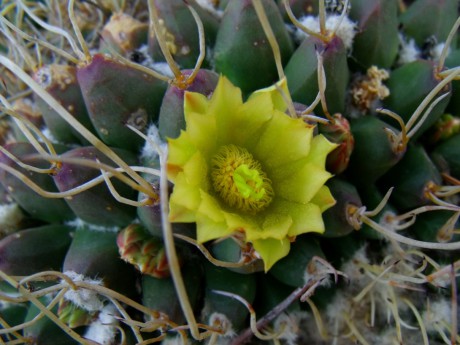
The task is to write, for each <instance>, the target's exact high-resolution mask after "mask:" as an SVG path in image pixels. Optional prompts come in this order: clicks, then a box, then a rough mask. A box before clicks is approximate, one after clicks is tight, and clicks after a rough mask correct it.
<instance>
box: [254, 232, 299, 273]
mask: <svg viewBox="0 0 460 345" xmlns="http://www.w3.org/2000/svg"><path fill="white" fill-rule="evenodd" d="M252 244H253V246H254V249H255V250H256V251H257V252H258V253H259V255H260V256H261V258H262V260H263V261H264V268H265V272H267V271H268V270H269V269H270V268H271V267H272V266H273V265H274V264H275V262H277V261H278V260H280V259H282V258H284V257H285V256H286V255H288V253H289V250H290V249H291V243H290V242H289V240H288V239H286V238H285V239H282V240H275V239H273V238H268V239H264V240H256V241H254V242H252Z"/></svg>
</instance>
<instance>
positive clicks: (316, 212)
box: [168, 77, 336, 271]
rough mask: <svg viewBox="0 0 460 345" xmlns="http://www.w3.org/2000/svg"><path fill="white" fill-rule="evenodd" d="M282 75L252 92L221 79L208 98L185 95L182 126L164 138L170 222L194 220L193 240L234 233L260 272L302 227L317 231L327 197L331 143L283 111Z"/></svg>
mask: <svg viewBox="0 0 460 345" xmlns="http://www.w3.org/2000/svg"><path fill="white" fill-rule="evenodd" d="M280 88H281V89H282V90H284V92H286V93H287V92H288V91H287V86H286V82H285V80H282V81H281V82H279V83H278V85H276V86H273V87H270V88H266V89H262V90H259V91H257V92H255V93H253V94H252V95H251V96H250V97H249V99H248V100H247V101H246V102H243V99H242V95H241V91H240V89H238V88H237V87H235V86H233V85H232V84H231V83H230V81H229V80H228V79H226V78H225V77H221V78H220V79H219V83H218V85H217V87H216V90H215V91H214V93H213V95H212V97H211V99H208V98H206V97H205V96H204V95H202V94H199V93H193V92H187V93H186V94H185V104H184V108H185V121H186V129H185V131H182V132H181V134H180V136H179V137H178V138H177V139H170V140H169V157H168V177H169V178H170V180H171V181H173V183H174V189H173V193H172V195H171V199H170V220H171V221H172V222H196V224H197V240H198V242H200V243H203V242H206V241H210V240H214V239H218V238H222V237H226V236H229V235H231V234H232V233H235V232H240V233H241V232H242V233H244V235H245V239H246V241H247V242H250V243H252V245H253V246H254V249H255V250H256V251H257V252H258V253H259V255H260V256H261V258H262V259H263V261H264V266H265V270H266V271H268V270H269V269H270V267H272V266H273V264H274V263H275V262H277V261H278V260H279V259H281V258H283V257H284V256H286V255H287V254H288V253H289V249H290V242H292V241H293V240H295V238H296V236H297V235H300V234H303V233H306V232H317V233H322V232H324V223H323V219H322V216H321V213H322V212H324V211H325V210H326V209H328V208H329V207H331V206H332V205H334V203H335V200H334V198H333V197H332V195H331V193H330V191H329V189H328V188H327V187H326V186H325V185H324V183H325V182H326V181H327V180H328V179H329V178H330V177H331V174H330V173H329V172H327V171H326V170H325V160H326V156H327V155H328V153H329V152H331V151H332V150H333V149H334V148H335V147H336V146H335V145H334V144H332V143H330V142H329V141H328V140H327V139H326V138H324V137H323V136H322V135H317V136H313V131H314V126H311V125H308V124H306V123H305V122H304V121H303V120H302V119H293V118H291V117H289V116H288V115H286V114H285V110H286V103H285V102H284V98H283V97H282V94H281V93H280V92H279V89H280Z"/></svg>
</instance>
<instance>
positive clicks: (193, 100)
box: [184, 91, 209, 114]
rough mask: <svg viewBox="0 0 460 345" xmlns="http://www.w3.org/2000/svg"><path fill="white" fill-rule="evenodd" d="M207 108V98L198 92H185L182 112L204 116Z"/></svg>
mask: <svg viewBox="0 0 460 345" xmlns="http://www.w3.org/2000/svg"><path fill="white" fill-rule="evenodd" d="M208 108H209V100H208V98H207V97H206V96H205V95H203V94H201V93H198V92H189V91H186V92H185V94H184V112H185V114H189V113H198V114H206V112H207V111H208Z"/></svg>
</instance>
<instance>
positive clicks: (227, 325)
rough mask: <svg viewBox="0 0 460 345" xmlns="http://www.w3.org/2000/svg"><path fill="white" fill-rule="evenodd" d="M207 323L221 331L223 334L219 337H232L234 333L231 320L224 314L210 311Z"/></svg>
mask: <svg viewBox="0 0 460 345" xmlns="http://www.w3.org/2000/svg"><path fill="white" fill-rule="evenodd" d="M209 324H210V325H211V326H213V327H218V328H220V329H221V330H222V331H223V334H222V335H221V336H220V337H219V338H222V337H223V338H233V337H234V336H235V335H236V333H235V331H234V330H233V326H232V322H231V321H230V320H229V319H228V317H227V316H226V315H224V314H221V313H212V314H211V316H209Z"/></svg>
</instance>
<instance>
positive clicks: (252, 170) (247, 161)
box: [211, 145, 274, 213]
mask: <svg viewBox="0 0 460 345" xmlns="http://www.w3.org/2000/svg"><path fill="white" fill-rule="evenodd" d="M211 179H212V184H213V187H214V190H215V191H216V192H217V194H218V195H219V196H220V197H221V199H222V200H223V201H224V202H225V203H226V204H227V205H229V206H230V207H234V208H237V209H238V210H240V211H244V212H248V213H257V212H259V211H261V210H263V209H265V208H266V207H267V206H268V205H269V204H270V202H271V201H272V199H273V194H274V193H273V187H272V182H271V181H270V179H269V178H268V177H267V175H266V174H265V172H264V171H263V170H262V167H261V165H260V163H259V162H258V161H257V160H255V159H254V157H253V156H252V155H251V154H250V153H249V152H248V151H247V150H246V149H244V148H241V147H238V146H236V145H226V146H223V147H221V148H220V150H219V151H218V152H217V153H216V154H215V155H214V157H213V158H212V169H211Z"/></svg>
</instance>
